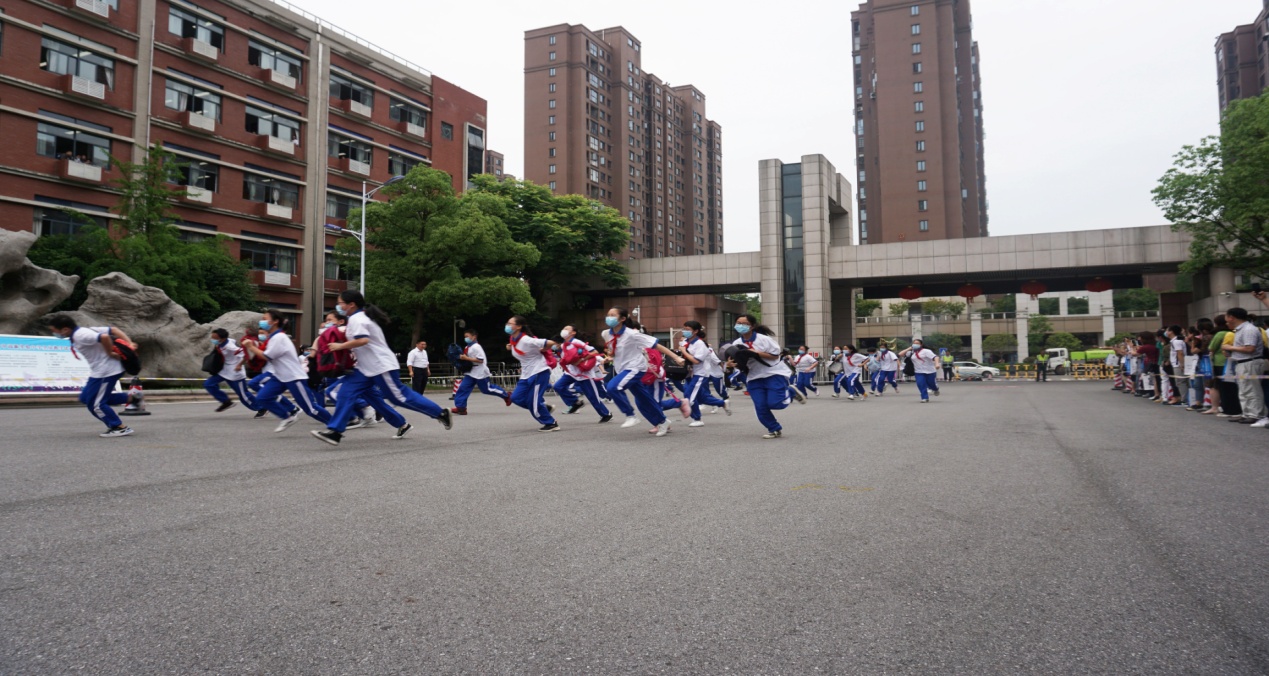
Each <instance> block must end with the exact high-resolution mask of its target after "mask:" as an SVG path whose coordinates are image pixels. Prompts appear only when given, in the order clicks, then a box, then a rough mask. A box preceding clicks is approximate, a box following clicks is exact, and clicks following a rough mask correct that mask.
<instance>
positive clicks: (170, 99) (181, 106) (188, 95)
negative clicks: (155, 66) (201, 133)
mask: <svg viewBox="0 0 1269 676" xmlns="http://www.w3.org/2000/svg"><path fill="white" fill-rule="evenodd" d="M191 79H193V78H191ZM166 80H167V84H166V85H165V87H164V91H163V105H164V106H166V107H167V108H170V109H171V110H179V111H183V112H190V113H198V114H199V115H202V116H203V117H210V118H211V119H213V120H216V121H217V122H219V121H220V109H221V108H220V94H217V93H215V92H213V91H212V90H211V89H210V88H209V87H198V86H194V85H190V84H186V83H184V82H181V81H179V80H173V79H172V78H166ZM208 84H209V85H210V84H211V83H208ZM217 88H218V89H219V86H217Z"/></svg>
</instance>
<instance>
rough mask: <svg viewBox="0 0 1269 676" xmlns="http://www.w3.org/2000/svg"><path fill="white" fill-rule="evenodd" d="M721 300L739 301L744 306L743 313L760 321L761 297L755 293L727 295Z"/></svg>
mask: <svg viewBox="0 0 1269 676" xmlns="http://www.w3.org/2000/svg"><path fill="white" fill-rule="evenodd" d="M723 298H726V299H727V300H735V301H740V302H742V303H744V304H745V312H746V313H748V314H751V315H753V316H754V317H756V318H757V319H758V321H762V296H761V295H759V294H756V293H729V294H725V295H724V296H723Z"/></svg>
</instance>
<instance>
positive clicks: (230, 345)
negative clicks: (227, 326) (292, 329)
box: [203, 329, 257, 413]
mask: <svg viewBox="0 0 1269 676" xmlns="http://www.w3.org/2000/svg"><path fill="white" fill-rule="evenodd" d="M211 344H212V349H213V350H215V351H216V352H217V353H218V354H219V355H220V359H219V362H220V363H221V365H222V366H221V368H220V370H219V371H218V372H216V373H213V374H212V375H211V377H210V378H208V379H207V380H204V381H203V389H205V390H207V393H208V394H210V395H211V396H212V398H213V399H215V400H216V401H218V402H220V406H217V407H216V412H217V413H220V412H221V411H224V410H227V409H230V408H233V405H234V403H233V402H232V401H230V400H229V396H228V395H226V394H225V393H224V392H223V391H222V390H221V389H220V384H221V383H229V389H231V390H233V391H234V394H236V395H238V401H241V402H242V405H243V406H245V407H246V408H248V409H250V410H252V411H255V410H257V408H256V401H255V397H253V396H251V393H250V392H248V391H247V374H246V373H245V372H244V371H243V368H244V364H245V362H246V350H244V349H243V348H241V347H239V346H238V344H237V343H235V342H234V341H233V339H232V338H230V337H229V332H228V331H226V330H224V329H212V332H211Z"/></svg>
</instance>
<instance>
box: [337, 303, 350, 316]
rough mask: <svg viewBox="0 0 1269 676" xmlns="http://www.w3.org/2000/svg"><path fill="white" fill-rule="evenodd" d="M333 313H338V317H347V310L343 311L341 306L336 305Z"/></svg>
mask: <svg viewBox="0 0 1269 676" xmlns="http://www.w3.org/2000/svg"><path fill="white" fill-rule="evenodd" d="M335 312H338V313H339V316H340V317H347V316H348V310H345V309H344V306H343V305H336V306H335Z"/></svg>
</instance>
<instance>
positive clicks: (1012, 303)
mask: <svg viewBox="0 0 1269 676" xmlns="http://www.w3.org/2000/svg"><path fill="white" fill-rule="evenodd" d="M991 311H992V312H1017V311H1018V297H1017V296H1016V295H1014V294H1012V293H1007V294H1005V295H1003V296H1001V297H1000V298H997V299H996V300H993V301H992V302H991Z"/></svg>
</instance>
